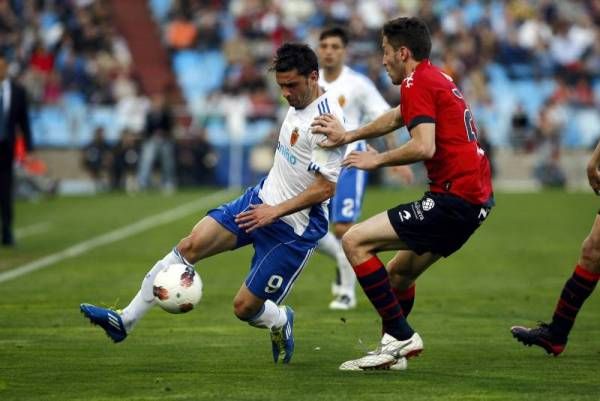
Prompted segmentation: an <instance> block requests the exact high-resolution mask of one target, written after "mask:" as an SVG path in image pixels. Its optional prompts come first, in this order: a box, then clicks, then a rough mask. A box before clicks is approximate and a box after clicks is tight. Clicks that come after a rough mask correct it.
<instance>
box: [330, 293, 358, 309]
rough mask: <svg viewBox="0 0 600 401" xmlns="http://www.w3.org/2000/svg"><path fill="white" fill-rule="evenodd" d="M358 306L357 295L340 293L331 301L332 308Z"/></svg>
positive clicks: (352, 307)
mask: <svg viewBox="0 0 600 401" xmlns="http://www.w3.org/2000/svg"><path fill="white" fill-rule="evenodd" d="M354 308H356V296H355V295H348V294H340V295H338V296H337V297H335V299H334V300H333V301H331V302H330V303H329V309H331V310H350V309H354Z"/></svg>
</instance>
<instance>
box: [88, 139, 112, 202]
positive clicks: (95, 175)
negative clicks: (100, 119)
mask: <svg viewBox="0 0 600 401" xmlns="http://www.w3.org/2000/svg"><path fill="white" fill-rule="evenodd" d="M82 159H83V160H82V163H83V166H84V167H85V169H86V170H87V171H88V173H89V174H90V177H91V178H92V180H93V181H94V187H95V189H96V191H103V190H105V189H106V178H107V177H106V175H107V171H108V167H109V165H110V163H111V161H110V147H109V146H108V144H107V143H106V140H105V138H104V128H103V127H96V129H95V130H94V136H93V138H92V141H91V142H90V143H89V144H88V145H86V146H85V147H84V148H83V155H82Z"/></svg>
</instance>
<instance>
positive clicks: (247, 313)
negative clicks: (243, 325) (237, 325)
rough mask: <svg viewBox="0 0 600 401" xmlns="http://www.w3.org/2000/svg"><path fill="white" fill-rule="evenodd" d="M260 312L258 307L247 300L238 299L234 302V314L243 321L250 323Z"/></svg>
mask: <svg viewBox="0 0 600 401" xmlns="http://www.w3.org/2000/svg"><path fill="white" fill-rule="evenodd" d="M257 312H258V310H257V308H256V305H254V304H252V303H251V302H248V301H247V300H245V299H239V298H236V299H234V300H233V313H234V314H235V316H236V317H237V318H238V319H240V320H243V321H248V320H250V319H251V318H252V317H254V316H255V315H256V313H257Z"/></svg>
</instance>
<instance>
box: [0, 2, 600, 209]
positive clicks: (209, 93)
mask: <svg viewBox="0 0 600 401" xmlns="http://www.w3.org/2000/svg"><path fill="white" fill-rule="evenodd" d="M403 15H407V16H408V15H418V16H420V17H421V18H423V19H424V20H425V21H426V22H427V23H428V24H429V27H430V29H431V31H432V37H433V50H432V61H433V63H434V64H437V65H438V66H440V67H442V68H443V69H444V71H445V72H446V73H448V74H449V75H450V76H452V77H453V78H454V80H455V81H456V82H457V84H458V86H459V87H460V88H461V89H462V91H463V92H464V93H465V94H466V97H467V99H468V101H469V102H470V104H471V108H472V109H473V112H474V115H475V118H476V120H477V122H478V125H479V129H480V140H481V142H482V145H483V146H484V147H485V148H486V149H487V150H488V153H489V154H490V156H491V159H492V162H493V167H494V174H495V186H496V188H498V189H500V188H502V189H510V190H535V189H538V188H541V187H557V188H567V189H582V188H584V187H585V185H586V182H587V181H586V176H585V168H584V167H585V164H586V162H587V158H588V156H589V154H590V151H591V149H592V148H593V147H594V146H595V144H596V142H597V141H598V138H599V137H600V113H599V109H600V0H582V1H550V0H529V1H526V0H520V1H500V0H489V1H484V0H481V1H475V0H439V1H433V0H432V1H416V0H360V1H359V0H320V1H308V0H273V1H266V0H230V1H216V0H126V1H125V0H0V51H1V52H2V53H3V54H4V55H5V56H6V57H7V60H8V61H9V63H10V68H9V71H10V75H11V76H12V77H13V78H14V79H16V80H18V81H19V82H20V83H21V84H22V85H24V86H25V88H26V89H27V92H28V94H29V99H30V104H29V106H30V110H29V113H30V121H31V125H32V132H33V139H34V144H35V146H36V150H35V152H34V153H33V154H32V155H29V157H25V156H24V155H23V156H22V157H21V158H20V159H19V160H20V162H21V163H22V164H23V165H22V168H21V169H20V170H19V171H20V173H19V174H18V181H17V183H18V190H17V194H18V195H19V196H20V197H22V198H35V197H39V196H40V195H45V194H55V193H65V194H66V193H96V192H103V191H111V190H117V191H127V192H129V193H132V194H133V193H136V192H138V191H144V190H149V189H152V190H160V191H162V192H164V193H166V194H169V193H173V191H175V190H177V189H178V188H181V187H186V186H205V185H210V186H231V187H237V186H242V185H248V184H251V183H253V182H255V181H256V179H257V178H258V177H260V176H262V175H264V174H265V172H266V171H268V169H269V167H270V165H271V162H272V153H273V143H274V141H275V140H276V137H277V135H278V128H279V123H280V121H281V120H282V117H283V113H285V111H286V109H287V104H286V103H285V101H283V99H282V98H281V97H280V96H279V92H278V88H277V87H276V85H275V82H274V79H273V77H272V75H271V74H269V73H268V71H267V68H268V64H269V62H270V60H271V57H272V55H273V53H274V51H275V49H276V48H277V47H279V46H280V45H281V44H282V43H284V42H286V41H302V42H306V43H308V44H309V45H311V46H312V47H313V48H316V44H317V40H318V34H319V32H320V30H321V29H322V28H323V27H325V26H330V25H342V26H344V27H346V28H347V29H348V31H349V33H350V36H351V40H350V45H349V49H348V52H349V59H348V64H349V65H350V66H351V67H352V68H355V69H356V70H358V71H361V72H362V73H364V74H365V75H367V76H369V77H370V78H371V79H372V80H373V81H374V82H375V84H376V86H377V87H378V89H379V90H380V92H381V93H382V94H384V97H385V98H386V99H387V100H388V102H389V103H390V104H392V105H397V104H398V101H399V89H398V87H394V86H393V85H392V84H391V82H390V81H389V79H388V77H387V75H386V73H385V71H384V70H383V69H382V66H381V54H380V28H381V26H382V24H383V23H384V22H385V21H386V20H388V19H391V18H394V17H397V16H403ZM397 135H398V138H399V140H400V141H405V140H406V139H407V135H408V134H407V133H406V132H405V131H400V132H398V133H397ZM415 170H416V171H415V172H416V175H417V178H418V180H417V184H423V183H424V182H425V177H424V174H423V171H422V168H419V167H418V166H417V167H416V169H415ZM374 182H375V184H378V185H397V182H396V178H395V177H393V176H390V175H388V174H387V173H386V172H382V173H380V175H379V176H378V177H376V179H375V181H374Z"/></svg>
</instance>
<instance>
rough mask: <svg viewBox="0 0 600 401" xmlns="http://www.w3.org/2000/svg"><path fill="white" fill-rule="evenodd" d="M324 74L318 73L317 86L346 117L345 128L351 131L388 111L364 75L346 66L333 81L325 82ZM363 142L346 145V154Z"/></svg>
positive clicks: (321, 71) (387, 106) (383, 101)
mask: <svg viewBox="0 0 600 401" xmlns="http://www.w3.org/2000/svg"><path fill="white" fill-rule="evenodd" d="M324 77H325V74H324V72H323V70H322V69H321V70H320V71H319V85H321V87H323V88H324V89H325V90H326V91H327V92H331V95H332V96H333V97H334V99H336V102H337V103H338V104H339V105H340V106H341V107H342V110H343V111H344V117H346V124H345V125H346V128H347V129H349V130H353V129H356V128H358V127H359V126H360V125H361V124H363V123H365V122H369V121H372V120H374V119H375V118H377V117H379V116H380V115H382V114H383V113H384V112H386V111H388V110H389V109H390V105H389V104H388V103H387V102H386V101H385V99H384V98H383V96H381V94H380V93H379V91H378V90H377V88H375V85H374V84H373V82H371V80H370V79H369V78H367V77H366V76H365V75H363V74H361V73H358V72H356V71H354V70H353V69H352V68H350V67H348V66H344V67H343V68H342V73H341V74H340V76H339V77H337V79H336V80H335V81H331V82H327V81H326V80H325V78H324ZM360 142H363V146H364V148H366V144H365V143H364V142H365V141H364V140H361V141H356V142H353V143H350V144H348V146H347V151H346V153H350V152H351V151H353V150H355V149H356V148H357V147H358V146H359V143H360Z"/></svg>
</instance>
